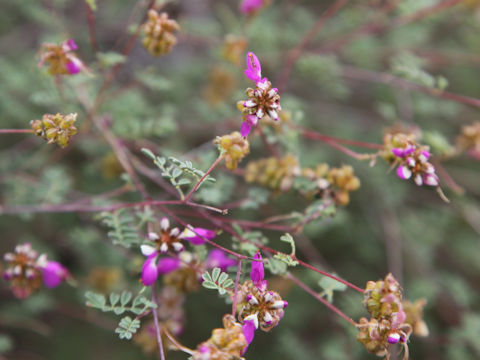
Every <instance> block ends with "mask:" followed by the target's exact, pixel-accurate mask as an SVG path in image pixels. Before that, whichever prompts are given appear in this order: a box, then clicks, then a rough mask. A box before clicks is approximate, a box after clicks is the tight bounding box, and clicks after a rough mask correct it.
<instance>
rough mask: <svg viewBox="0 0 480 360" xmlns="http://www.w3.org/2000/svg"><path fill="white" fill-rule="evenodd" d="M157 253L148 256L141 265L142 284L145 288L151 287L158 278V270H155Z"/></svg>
mask: <svg viewBox="0 0 480 360" xmlns="http://www.w3.org/2000/svg"><path fill="white" fill-rule="evenodd" d="M157 256H158V254H157V253H154V254H152V255H150V256H149V257H148V258H147V260H145V263H144V264H143V268H142V283H143V285H145V286H150V285H153V283H154V282H155V281H156V280H157V278H158V269H157V264H156V261H157Z"/></svg>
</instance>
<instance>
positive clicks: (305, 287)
mask: <svg viewBox="0 0 480 360" xmlns="http://www.w3.org/2000/svg"><path fill="white" fill-rule="evenodd" d="M287 278H288V279H290V280H292V281H293V282H294V283H295V284H297V285H298V286H300V287H301V288H302V289H303V290H305V291H306V292H307V293H309V294H310V295H312V296H313V297H314V298H315V299H317V300H318V301H320V302H321V303H322V304H323V305H325V306H326V307H328V308H329V309H330V310H332V311H333V312H334V313H335V314H337V315H339V316H340V317H342V318H343V319H345V320H347V321H348V322H349V323H350V324H352V325H353V326H355V327H356V326H357V323H356V322H355V321H353V319H352V318H350V317H349V316H348V315H346V314H345V313H343V312H342V311H341V310H340V309H338V308H337V307H336V306H335V305H333V304H330V303H329V302H328V301H327V300H325V299H324V298H323V297H321V296H320V295H318V294H317V293H316V292H315V291H313V290H312V289H311V288H310V287H308V286H307V285H306V284H304V283H303V282H302V281H300V280H299V279H297V278H296V277H295V276H293V275H292V274H290V273H288V274H287Z"/></svg>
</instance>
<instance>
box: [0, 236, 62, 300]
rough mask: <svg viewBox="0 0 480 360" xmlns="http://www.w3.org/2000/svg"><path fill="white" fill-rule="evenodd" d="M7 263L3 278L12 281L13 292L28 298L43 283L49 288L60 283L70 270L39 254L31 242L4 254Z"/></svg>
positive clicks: (20, 296)
mask: <svg viewBox="0 0 480 360" xmlns="http://www.w3.org/2000/svg"><path fill="white" fill-rule="evenodd" d="M3 259H4V261H5V262H6V263H7V266H6V269H5V271H4V272H3V278H4V279H5V280H7V281H9V282H10V288H11V289H12V292H13V294H14V295H15V296H16V297H18V298H21V299H23V298H26V297H28V296H30V295H31V294H32V293H33V292H35V291H36V290H38V289H39V288H40V286H41V285H42V282H43V284H44V285H45V286H46V287H47V288H54V287H57V286H58V285H60V283H61V282H62V281H63V280H65V279H66V278H67V276H68V271H67V269H65V268H64V267H63V266H62V265H61V264H59V263H58V262H56V261H49V260H48V259H47V255H46V254H42V255H40V256H39V254H38V252H37V251H35V250H33V249H32V246H31V245H30V244H29V243H25V244H22V245H17V246H16V247H15V251H14V252H13V253H6V254H5V255H4V256H3Z"/></svg>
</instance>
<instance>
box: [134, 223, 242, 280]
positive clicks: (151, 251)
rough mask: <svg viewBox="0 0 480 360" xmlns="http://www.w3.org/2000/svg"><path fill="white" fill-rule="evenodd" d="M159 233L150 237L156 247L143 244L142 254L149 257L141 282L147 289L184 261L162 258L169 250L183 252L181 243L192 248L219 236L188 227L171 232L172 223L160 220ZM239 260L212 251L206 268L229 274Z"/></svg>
mask: <svg viewBox="0 0 480 360" xmlns="http://www.w3.org/2000/svg"><path fill="white" fill-rule="evenodd" d="M160 228H161V232H160V234H157V233H149V234H148V237H149V239H150V241H151V243H152V244H153V245H147V244H144V245H141V247H140V249H141V251H142V254H143V255H144V256H146V257H147V259H146V260H145V262H144V264H143V268H142V276H141V280H142V283H143V284H144V285H145V286H150V285H152V284H153V283H154V282H155V281H156V280H157V278H158V276H159V275H164V274H168V273H170V272H172V271H175V270H177V269H179V268H180V266H181V264H182V261H181V259H180V258H179V257H178V256H168V257H160V255H162V254H166V253H167V252H168V251H169V250H171V251H173V252H176V253H180V252H182V251H183V250H184V249H185V248H184V246H183V244H182V243H181V240H186V241H188V242H190V243H191V244H192V245H203V244H205V243H206V241H207V240H211V239H213V238H214V237H215V236H216V233H215V231H213V230H208V229H203V228H198V227H197V228H193V227H187V228H186V229H185V230H184V231H183V232H180V230H179V229H178V228H173V229H170V222H169V220H168V219H167V218H165V217H164V218H162V220H161V221H160ZM236 263H237V262H236V260H235V259H231V258H229V257H228V256H226V254H225V253H224V252H223V251H221V250H218V249H215V250H212V251H211V252H210V253H209V255H208V257H207V259H206V261H205V267H206V268H214V267H218V268H220V269H222V271H226V270H227V269H228V267H230V266H233V265H236Z"/></svg>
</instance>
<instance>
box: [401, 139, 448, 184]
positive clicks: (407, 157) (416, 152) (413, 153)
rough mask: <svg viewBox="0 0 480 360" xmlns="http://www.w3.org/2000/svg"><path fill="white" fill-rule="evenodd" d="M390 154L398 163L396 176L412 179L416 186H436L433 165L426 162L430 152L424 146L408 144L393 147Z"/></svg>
mask: <svg viewBox="0 0 480 360" xmlns="http://www.w3.org/2000/svg"><path fill="white" fill-rule="evenodd" d="M392 154H393V155H395V158H396V159H395V161H396V162H397V164H398V167H397V176H398V177H399V178H400V179H403V180H408V179H413V181H414V182H415V184H417V185H418V186H421V185H428V186H438V185H439V180H438V176H437V174H436V173H435V167H434V166H433V165H432V164H431V163H430V162H428V160H429V158H430V156H431V154H430V152H429V151H428V150H426V149H425V148H417V147H415V146H413V145H408V146H406V147H405V148H393V149H392Z"/></svg>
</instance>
